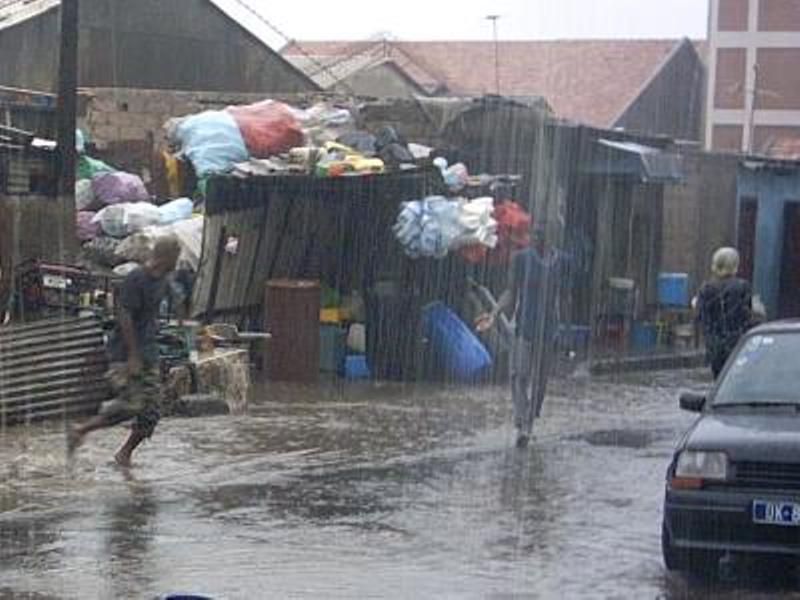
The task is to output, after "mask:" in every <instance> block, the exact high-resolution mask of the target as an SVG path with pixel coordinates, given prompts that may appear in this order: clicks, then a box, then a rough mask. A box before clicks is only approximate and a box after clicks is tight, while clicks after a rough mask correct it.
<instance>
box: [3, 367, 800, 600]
mask: <svg viewBox="0 0 800 600" xmlns="http://www.w3.org/2000/svg"><path fill="white" fill-rule="evenodd" d="M704 377H705V376H704V374H701V373H699V372H696V371H688V372H676V373H668V374H659V375H652V374H638V375H630V376H627V377H624V378H602V379H592V380H590V379H584V378H577V379H568V380H559V381H556V382H555V383H554V385H552V387H551V393H550V394H549V396H548V400H547V403H546V405H545V410H544V418H543V420H541V421H540V422H538V423H537V429H536V434H535V438H534V440H533V441H532V443H531V446H530V447H529V448H528V449H527V450H525V451H519V450H514V449H513V448H512V446H513V431H512V429H511V428H510V427H509V425H508V423H509V421H510V416H509V402H508V401H507V392H506V390H505V389H504V388H502V387H488V388H486V387H484V388H477V387H475V388H473V387H467V388H454V387H448V388H445V389H442V388H440V387H436V386H408V387H403V386H398V385H372V384H365V385H359V386H346V387H344V386H330V387H325V388H323V389H322V390H320V389H301V388H293V387H286V386H275V385H272V386H268V387H264V388H263V389H260V390H259V392H258V393H257V394H256V395H257V400H256V401H254V402H253V405H252V406H251V410H250V413H249V414H248V415H247V416H243V417H229V416H225V417H214V418H201V419H193V420H169V421H164V422H162V424H161V425H160V427H159V430H158V432H157V435H156V437H155V438H154V439H153V441H152V442H150V443H149V444H147V445H146V446H145V447H144V448H143V449H142V450H141V451H140V452H139V454H138V455H137V456H136V457H135V459H136V461H137V462H136V467H135V468H134V469H133V470H132V471H131V472H130V473H128V474H126V473H124V472H121V471H119V470H117V469H116V468H114V467H113V466H112V464H111V462H110V457H111V455H112V454H113V451H114V450H115V449H116V446H117V445H118V444H119V443H120V442H121V441H122V439H123V438H124V435H125V432H124V431H123V430H120V429H117V430H112V431H108V432H104V433H101V434H98V435H96V436H95V437H93V438H91V439H90V440H89V442H88V444H87V445H86V446H85V447H84V448H82V449H81V451H80V453H79V455H78V457H77V460H76V462H75V464H74V465H73V466H72V467H68V466H67V464H66V461H65V458H64V454H63V445H64V444H63V435H62V433H61V429H60V427H59V425H58V424H55V425H53V424H51V425H47V426H35V427H31V428H23V429H20V428H17V429H14V430H7V431H2V432H0V598H30V599H35V600H39V599H46V598H153V597H155V596H158V595H160V594H165V593H167V592H175V591H194V592H196V593H205V594H208V595H211V596H214V597H217V598H315V597H320V598H498V599H504V598H518V597H519V598H583V597H588V598H686V597H690V598H706V597H712V598H731V597H745V598H758V597H775V596H776V595H777V596H785V597H791V596H793V595H794V594H795V592H796V591H797V590H800V587H798V585H797V583H796V581H795V580H794V578H793V577H790V578H788V579H789V580H786V578H776V577H774V576H764V575H763V573H762V570H761V569H755V570H753V571H752V572H750V573H747V574H746V575H745V576H744V577H743V578H742V579H741V580H739V581H738V582H733V583H724V584H723V583H720V582H716V581H708V580H687V579H686V578H684V577H681V576H676V575H670V574H667V573H666V571H665V569H664V568H663V566H662V562H661V553H660V545H659V543H660V537H659V536H660V522H661V500H662V493H663V479H664V472H665V468H666V465H667V463H668V462H669V459H670V456H671V452H672V448H673V446H674V443H675V441H676V439H677V437H678V435H679V434H680V432H681V431H682V430H683V429H684V428H685V427H686V426H688V424H689V423H691V420H692V416H691V415H687V414H685V413H684V414H682V413H681V412H680V411H678V409H677V391H678V389H679V388H681V387H687V386H688V387H692V386H694V387H696V386H702V385H703V383H704V381H705V379H704Z"/></svg>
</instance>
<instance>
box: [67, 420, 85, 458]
mask: <svg viewBox="0 0 800 600" xmlns="http://www.w3.org/2000/svg"><path fill="white" fill-rule="evenodd" d="M81 444H83V435H81V433H80V431H78V428H77V427H75V426H74V425H70V426H69V427H68V428H67V456H68V457H69V458H72V457H73V456H74V455H75V451H76V450H77V449H78V448H80V447H81Z"/></svg>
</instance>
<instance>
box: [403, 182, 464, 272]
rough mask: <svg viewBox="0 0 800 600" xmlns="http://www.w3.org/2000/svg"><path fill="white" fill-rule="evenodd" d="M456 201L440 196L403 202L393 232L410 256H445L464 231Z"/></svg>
mask: <svg viewBox="0 0 800 600" xmlns="http://www.w3.org/2000/svg"><path fill="white" fill-rule="evenodd" d="M459 216H460V208H459V205H458V202H455V201H452V200H448V199H447V198H445V197H443V196H431V197H429V198H425V199H424V200H415V201H413V202H405V203H403V208H402V210H401V211H400V215H399V216H398V217H397V222H396V223H395V225H394V234H395V237H396V238H397V240H398V241H399V242H400V244H401V245H402V246H403V250H404V252H405V253H406V254H407V255H408V256H409V257H411V258H421V257H431V258H444V257H445V256H447V253H448V252H449V251H450V248H451V246H452V244H453V242H454V241H455V240H456V239H458V238H459V236H461V234H462V233H463V232H464V227H463V226H462V225H461V223H460V220H459Z"/></svg>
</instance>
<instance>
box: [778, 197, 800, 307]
mask: <svg viewBox="0 0 800 600" xmlns="http://www.w3.org/2000/svg"><path fill="white" fill-rule="evenodd" d="M778 317H779V318H781V319H789V318H796V317H800V202H797V201H795V202H787V203H786V208H785V209H784V229H783V253H782V254H781V279H780V291H779V295H778Z"/></svg>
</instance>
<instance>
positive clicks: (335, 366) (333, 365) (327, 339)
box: [319, 325, 347, 373]
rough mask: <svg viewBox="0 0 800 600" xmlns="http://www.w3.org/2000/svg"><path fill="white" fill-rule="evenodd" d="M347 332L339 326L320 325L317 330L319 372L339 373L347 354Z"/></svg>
mask: <svg viewBox="0 0 800 600" xmlns="http://www.w3.org/2000/svg"><path fill="white" fill-rule="evenodd" d="M346 348H347V330H346V329H344V328H343V327H340V326H339V325H322V326H320V328H319V370H320V371H322V372H323V373H339V372H340V371H341V370H342V363H343V362H344V358H345V354H346V352H347V350H346Z"/></svg>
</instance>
